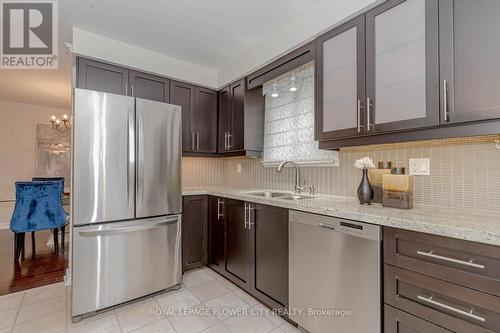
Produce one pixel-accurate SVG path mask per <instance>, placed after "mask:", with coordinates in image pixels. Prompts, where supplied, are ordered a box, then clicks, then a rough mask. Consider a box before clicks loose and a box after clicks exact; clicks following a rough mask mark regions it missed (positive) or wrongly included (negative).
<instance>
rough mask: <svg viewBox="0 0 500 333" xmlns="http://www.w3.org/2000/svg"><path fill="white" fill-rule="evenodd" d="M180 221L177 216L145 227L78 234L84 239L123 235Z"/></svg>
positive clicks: (100, 230) (112, 228)
mask: <svg viewBox="0 0 500 333" xmlns="http://www.w3.org/2000/svg"><path fill="white" fill-rule="evenodd" d="M178 221H179V217H178V216H176V217H172V218H169V219H167V220H165V221H162V222H157V223H149V224H145V225H136V226H131V227H119V228H114V227H111V228H109V229H103V230H102V229H100V228H94V229H88V230H84V231H79V232H78V233H79V234H80V236H84V237H95V236H109V235H115V234H121V233H124V232H133V231H142V230H149V229H155V228H160V227H164V226H166V225H169V224H174V223H177V222H178Z"/></svg>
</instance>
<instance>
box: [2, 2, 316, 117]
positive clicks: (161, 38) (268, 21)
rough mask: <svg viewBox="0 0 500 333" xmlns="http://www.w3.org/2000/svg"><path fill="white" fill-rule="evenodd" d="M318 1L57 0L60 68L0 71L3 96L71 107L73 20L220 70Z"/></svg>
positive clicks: (90, 28)
mask: <svg viewBox="0 0 500 333" xmlns="http://www.w3.org/2000/svg"><path fill="white" fill-rule="evenodd" d="M321 1H322V0H308V1H305V0H273V1H269V0H252V1H242V0H240V1H237V0H236V1H235V0H212V1H200V0H182V1H179V0H177V1H174V0H164V1H158V0H156V1H152V0H150V1H136V0H127V1H124V0H105V1H104V0H101V1H97V0H64V1H60V2H59V18H60V19H59V25H60V35H59V43H60V50H59V58H60V60H59V61H60V69H59V70H1V71H0V100H8V101H14V102H18V103H26V104H36V105H44V106H52V107H58V108H70V106H71V97H70V96H71V64H72V58H71V56H70V55H69V54H67V53H66V52H65V51H64V50H63V47H62V45H63V43H64V42H71V31H72V27H73V26H75V27H79V28H81V29H83V30H87V31H89V32H93V33H96V34H99V35H103V36H106V37H109V38H113V39H116V40H119V41H122V42H126V43H129V44H133V45H136V46H139V47H142V48H146V49H149V50H151V51H155V52H158V53H161V54H163V55H166V56H170V57H174V58H178V59H181V60H184V61H188V62H191V63H194V64H197V65H201V66H203V67H207V68H211V69H215V70H218V69H220V68H221V67H222V66H224V64H225V63H226V62H228V61H230V60H232V59H235V58H237V57H238V56H241V55H242V54H244V52H245V51H246V50H248V49H250V48H252V46H254V45H257V44H258V43H259V42H260V41H261V40H263V39H264V38H265V37H266V36H267V35H268V34H270V33H271V32H273V31H274V30H276V29H279V28H280V27H281V26H283V25H284V24H286V23H288V22H290V21H292V20H293V19H295V18H296V17H298V16H300V14H301V13H303V12H305V11H307V10H308V9H310V8H312V7H313V6H315V5H316V4H318V3H319V2H321Z"/></svg>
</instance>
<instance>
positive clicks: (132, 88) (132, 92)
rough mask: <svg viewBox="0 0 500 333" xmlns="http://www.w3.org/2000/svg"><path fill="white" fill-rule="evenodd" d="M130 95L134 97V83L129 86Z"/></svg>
mask: <svg viewBox="0 0 500 333" xmlns="http://www.w3.org/2000/svg"><path fill="white" fill-rule="evenodd" d="M130 96H132V97H134V85H131V86H130Z"/></svg>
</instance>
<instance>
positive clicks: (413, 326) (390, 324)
mask: <svg viewBox="0 0 500 333" xmlns="http://www.w3.org/2000/svg"><path fill="white" fill-rule="evenodd" d="M450 332H452V331H449V330H447V329H444V328H442V327H439V326H437V325H434V324H432V323H429V322H428V321H425V320H423V319H420V318H418V317H415V316H413V315H411V314H409V313H407V312H404V311H401V310H398V309H396V308H393V307H392V306H389V305H386V306H385V307H384V333H450Z"/></svg>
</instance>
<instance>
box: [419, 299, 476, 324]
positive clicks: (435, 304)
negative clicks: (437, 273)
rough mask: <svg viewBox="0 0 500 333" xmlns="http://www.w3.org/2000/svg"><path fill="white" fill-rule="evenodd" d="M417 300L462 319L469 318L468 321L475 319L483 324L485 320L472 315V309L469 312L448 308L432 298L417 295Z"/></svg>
mask: <svg viewBox="0 0 500 333" xmlns="http://www.w3.org/2000/svg"><path fill="white" fill-rule="evenodd" d="M417 298H418V299H419V300H421V301H422V302H425V303H428V304H432V305H434V306H437V307H439V308H442V309H445V310H448V311H451V312H454V313H456V314H459V315H462V316H464V317H467V318H470V319H475V320H477V321H480V322H482V323H484V322H485V321H486V318H483V317H480V316H477V315H475V314H473V313H472V309H471V310H470V311H469V312H467V311H463V310H460V309H457V308H454V307H452V306H449V305H447V304H444V303H441V302H437V301H435V300H433V299H432V298H433V296H431V297H424V296H420V295H418V296H417Z"/></svg>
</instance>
